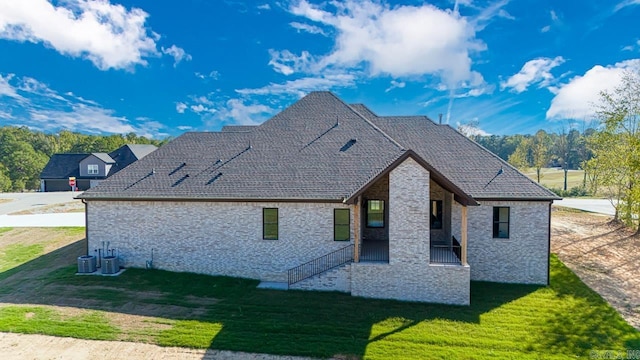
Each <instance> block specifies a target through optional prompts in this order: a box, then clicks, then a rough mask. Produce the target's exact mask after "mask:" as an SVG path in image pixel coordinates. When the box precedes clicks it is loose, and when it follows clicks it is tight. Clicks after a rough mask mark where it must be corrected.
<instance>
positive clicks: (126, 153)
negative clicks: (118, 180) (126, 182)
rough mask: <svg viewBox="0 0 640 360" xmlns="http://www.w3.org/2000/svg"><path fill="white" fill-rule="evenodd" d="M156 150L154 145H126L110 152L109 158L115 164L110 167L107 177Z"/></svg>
mask: <svg viewBox="0 0 640 360" xmlns="http://www.w3.org/2000/svg"><path fill="white" fill-rule="evenodd" d="M156 149H157V147H156V146H154V145H138V144H127V145H123V146H121V147H119V148H117V149H116V150H114V151H112V152H110V153H109V156H111V157H112V158H113V159H114V160H115V162H116V163H115V165H114V166H113V167H111V170H110V171H109V176H111V175H113V174H115V173H117V172H118V171H120V170H122V169H124V168H126V167H127V166H129V165H131V164H132V163H134V162H136V161H138V160H140V159H142V158H143V157H145V156H147V155H149V154H150V153H152V152H153V151H154V150H156Z"/></svg>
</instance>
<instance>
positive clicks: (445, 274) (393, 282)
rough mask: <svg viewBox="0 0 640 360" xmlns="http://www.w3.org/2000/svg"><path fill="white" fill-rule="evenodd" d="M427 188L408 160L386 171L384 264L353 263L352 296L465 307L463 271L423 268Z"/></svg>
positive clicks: (419, 169) (426, 176)
mask: <svg viewBox="0 0 640 360" xmlns="http://www.w3.org/2000/svg"><path fill="white" fill-rule="evenodd" d="M429 183H430V180H429V172H428V171H427V170H426V169H424V168H423V167H422V166H420V165H419V164H418V163H417V162H416V161H414V160H413V159H411V158H408V159H407V160H405V161H404V162H403V163H402V164H400V165H398V167H396V168H395V169H394V170H392V171H391V173H390V175H389V263H388V264H380V263H363V262H361V263H354V264H353V265H352V266H351V294H352V295H355V296H363V297H372V298H385V299H397V300H407V301H425V302H437V303H447V304H460V305H468V304H469V298H470V283H469V276H470V275H469V267H468V266H442V265H430V264H429V206H428V204H429V195H430V192H429V191H430V190H429V189H430V186H429V185H430V184H429ZM425 204H426V205H427V206H425Z"/></svg>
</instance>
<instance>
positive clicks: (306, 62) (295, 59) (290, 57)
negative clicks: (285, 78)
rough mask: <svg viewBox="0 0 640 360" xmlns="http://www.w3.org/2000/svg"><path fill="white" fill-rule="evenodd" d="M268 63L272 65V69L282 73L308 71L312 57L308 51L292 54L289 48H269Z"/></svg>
mask: <svg viewBox="0 0 640 360" xmlns="http://www.w3.org/2000/svg"><path fill="white" fill-rule="evenodd" d="M269 55H270V56H271V60H269V65H271V66H273V70H275V71H276V72H279V73H281V74H284V75H291V74H293V73H296V72H308V71H310V67H311V64H312V63H313V58H312V57H311V54H309V52H308V51H303V52H302V53H301V54H300V55H299V56H298V55H296V54H293V53H292V52H291V51H289V50H283V51H278V50H273V49H269Z"/></svg>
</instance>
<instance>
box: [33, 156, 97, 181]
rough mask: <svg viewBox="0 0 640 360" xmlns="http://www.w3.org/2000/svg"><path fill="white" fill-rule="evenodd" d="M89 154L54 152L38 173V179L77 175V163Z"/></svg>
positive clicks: (78, 171)
mask: <svg viewBox="0 0 640 360" xmlns="http://www.w3.org/2000/svg"><path fill="white" fill-rule="evenodd" d="M89 155H90V154H54V155H52V156H51V158H50V159H49V162H48V163H47V165H46V166H45V167H44V169H43V170H42V172H41V173H40V179H65V178H69V177H79V176H80V169H79V168H78V164H79V163H80V161H82V160H83V159H85V158H86V157H87V156H89Z"/></svg>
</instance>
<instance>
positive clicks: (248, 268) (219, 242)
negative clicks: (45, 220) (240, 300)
mask: <svg viewBox="0 0 640 360" xmlns="http://www.w3.org/2000/svg"><path fill="white" fill-rule="evenodd" d="M273 207H275V208H278V209H279V213H278V215H279V240H263V239H262V209H263V208H273ZM335 208H351V224H353V208H352V207H350V206H347V205H344V204H340V203H335V204H331V203H266V202H265V203H248V202H246V203H245V202H173V201H171V202H170V201H95V200H93V201H88V202H87V229H88V239H89V240H88V241H89V254H90V255H93V254H94V249H100V248H102V242H103V241H104V242H110V246H111V247H112V248H116V249H117V250H118V251H119V254H120V258H121V261H122V264H123V266H125V267H142V268H144V267H145V264H146V261H147V260H151V249H154V254H153V266H154V267H155V268H159V269H164V270H171V271H187V272H195V273H202V274H210V275H228V276H236V277H245V278H254V279H260V280H265V281H287V270H288V269H290V268H292V267H295V266H297V265H300V264H302V263H305V262H307V261H310V260H312V259H315V258H317V257H319V256H322V255H325V254H327V253H329V252H331V251H334V250H337V249H340V248H342V247H345V246H347V245H349V244H350V242H348V241H334V240H333V209H335ZM351 239H353V229H352V234H351Z"/></svg>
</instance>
